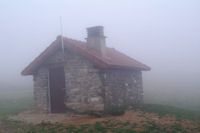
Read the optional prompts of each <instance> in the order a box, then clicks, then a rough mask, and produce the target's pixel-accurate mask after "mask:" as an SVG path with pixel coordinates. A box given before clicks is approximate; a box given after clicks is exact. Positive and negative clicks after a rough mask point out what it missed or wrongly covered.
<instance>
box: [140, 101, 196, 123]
mask: <svg viewBox="0 0 200 133" xmlns="http://www.w3.org/2000/svg"><path fill="white" fill-rule="evenodd" d="M139 109H140V110H142V111H144V112H150V113H157V114H158V115H159V116H161V117H162V116H165V115H173V116H175V117H176V118H177V119H189V120H193V121H199V122H200V111H194V110H186V109H181V108H177V107H172V106H166V105H158V104H144V105H143V106H142V107H139Z"/></svg>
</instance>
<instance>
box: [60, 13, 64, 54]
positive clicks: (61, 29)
mask: <svg viewBox="0 0 200 133" xmlns="http://www.w3.org/2000/svg"><path fill="white" fill-rule="evenodd" d="M60 32H61V44H62V52H63V54H64V53H65V48H64V44H63V25H62V16H60Z"/></svg>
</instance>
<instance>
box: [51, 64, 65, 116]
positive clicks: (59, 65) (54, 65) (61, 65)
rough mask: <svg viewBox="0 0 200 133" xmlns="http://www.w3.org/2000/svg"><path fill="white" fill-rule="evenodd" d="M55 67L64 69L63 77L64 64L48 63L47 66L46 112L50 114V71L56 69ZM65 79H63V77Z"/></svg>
mask: <svg viewBox="0 0 200 133" xmlns="http://www.w3.org/2000/svg"><path fill="white" fill-rule="evenodd" d="M56 67H63V69H64V75H65V62H57V63H50V64H48V87H47V91H48V92H47V94H48V101H47V103H48V107H47V108H48V112H49V113H52V108H51V106H52V105H51V88H50V69H51V68H56ZM64 78H65V77H64Z"/></svg>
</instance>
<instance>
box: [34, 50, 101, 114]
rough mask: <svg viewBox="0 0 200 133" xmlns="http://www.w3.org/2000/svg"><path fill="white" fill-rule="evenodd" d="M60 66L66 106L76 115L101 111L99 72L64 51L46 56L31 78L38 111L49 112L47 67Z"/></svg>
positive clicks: (89, 63) (89, 64)
mask: <svg viewBox="0 0 200 133" xmlns="http://www.w3.org/2000/svg"><path fill="white" fill-rule="evenodd" d="M59 63H61V64H62V65H64V71H65V80H66V81H65V83H66V84H65V86H66V88H65V92H66V95H65V105H66V107H67V108H68V109H70V110H74V111H77V112H85V111H88V110H94V111H101V110H104V103H103V98H102V82H101V79H100V76H99V69H97V68H95V67H94V66H93V64H92V63H91V62H89V61H88V60H86V59H85V58H83V57H81V56H78V55H77V54H75V53H74V52H72V51H68V50H67V49H65V55H63V53H62V52H61V51H57V52H56V53H55V54H53V55H52V56H50V57H49V59H47V61H46V62H45V63H44V64H43V65H42V66H43V67H41V68H39V70H38V72H36V74H35V75H34V95H35V104H36V107H37V108H40V109H43V110H45V111H46V110H48V108H49V106H48V90H49V89H48V66H50V65H51V66H53V65H54V64H55V65H56V64H59Z"/></svg>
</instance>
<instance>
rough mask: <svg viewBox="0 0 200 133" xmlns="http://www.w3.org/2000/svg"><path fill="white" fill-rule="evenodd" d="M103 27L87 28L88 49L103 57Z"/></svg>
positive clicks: (104, 49) (104, 46) (104, 45)
mask: <svg viewBox="0 0 200 133" xmlns="http://www.w3.org/2000/svg"><path fill="white" fill-rule="evenodd" d="M105 38H106V37H105V36H104V31H103V26H94V27H89V28H87V38H86V40H87V44H88V47H90V48H93V49H95V50H96V51H98V52H100V53H101V54H102V55H103V56H104V55H105V53H106V42H105Z"/></svg>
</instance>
